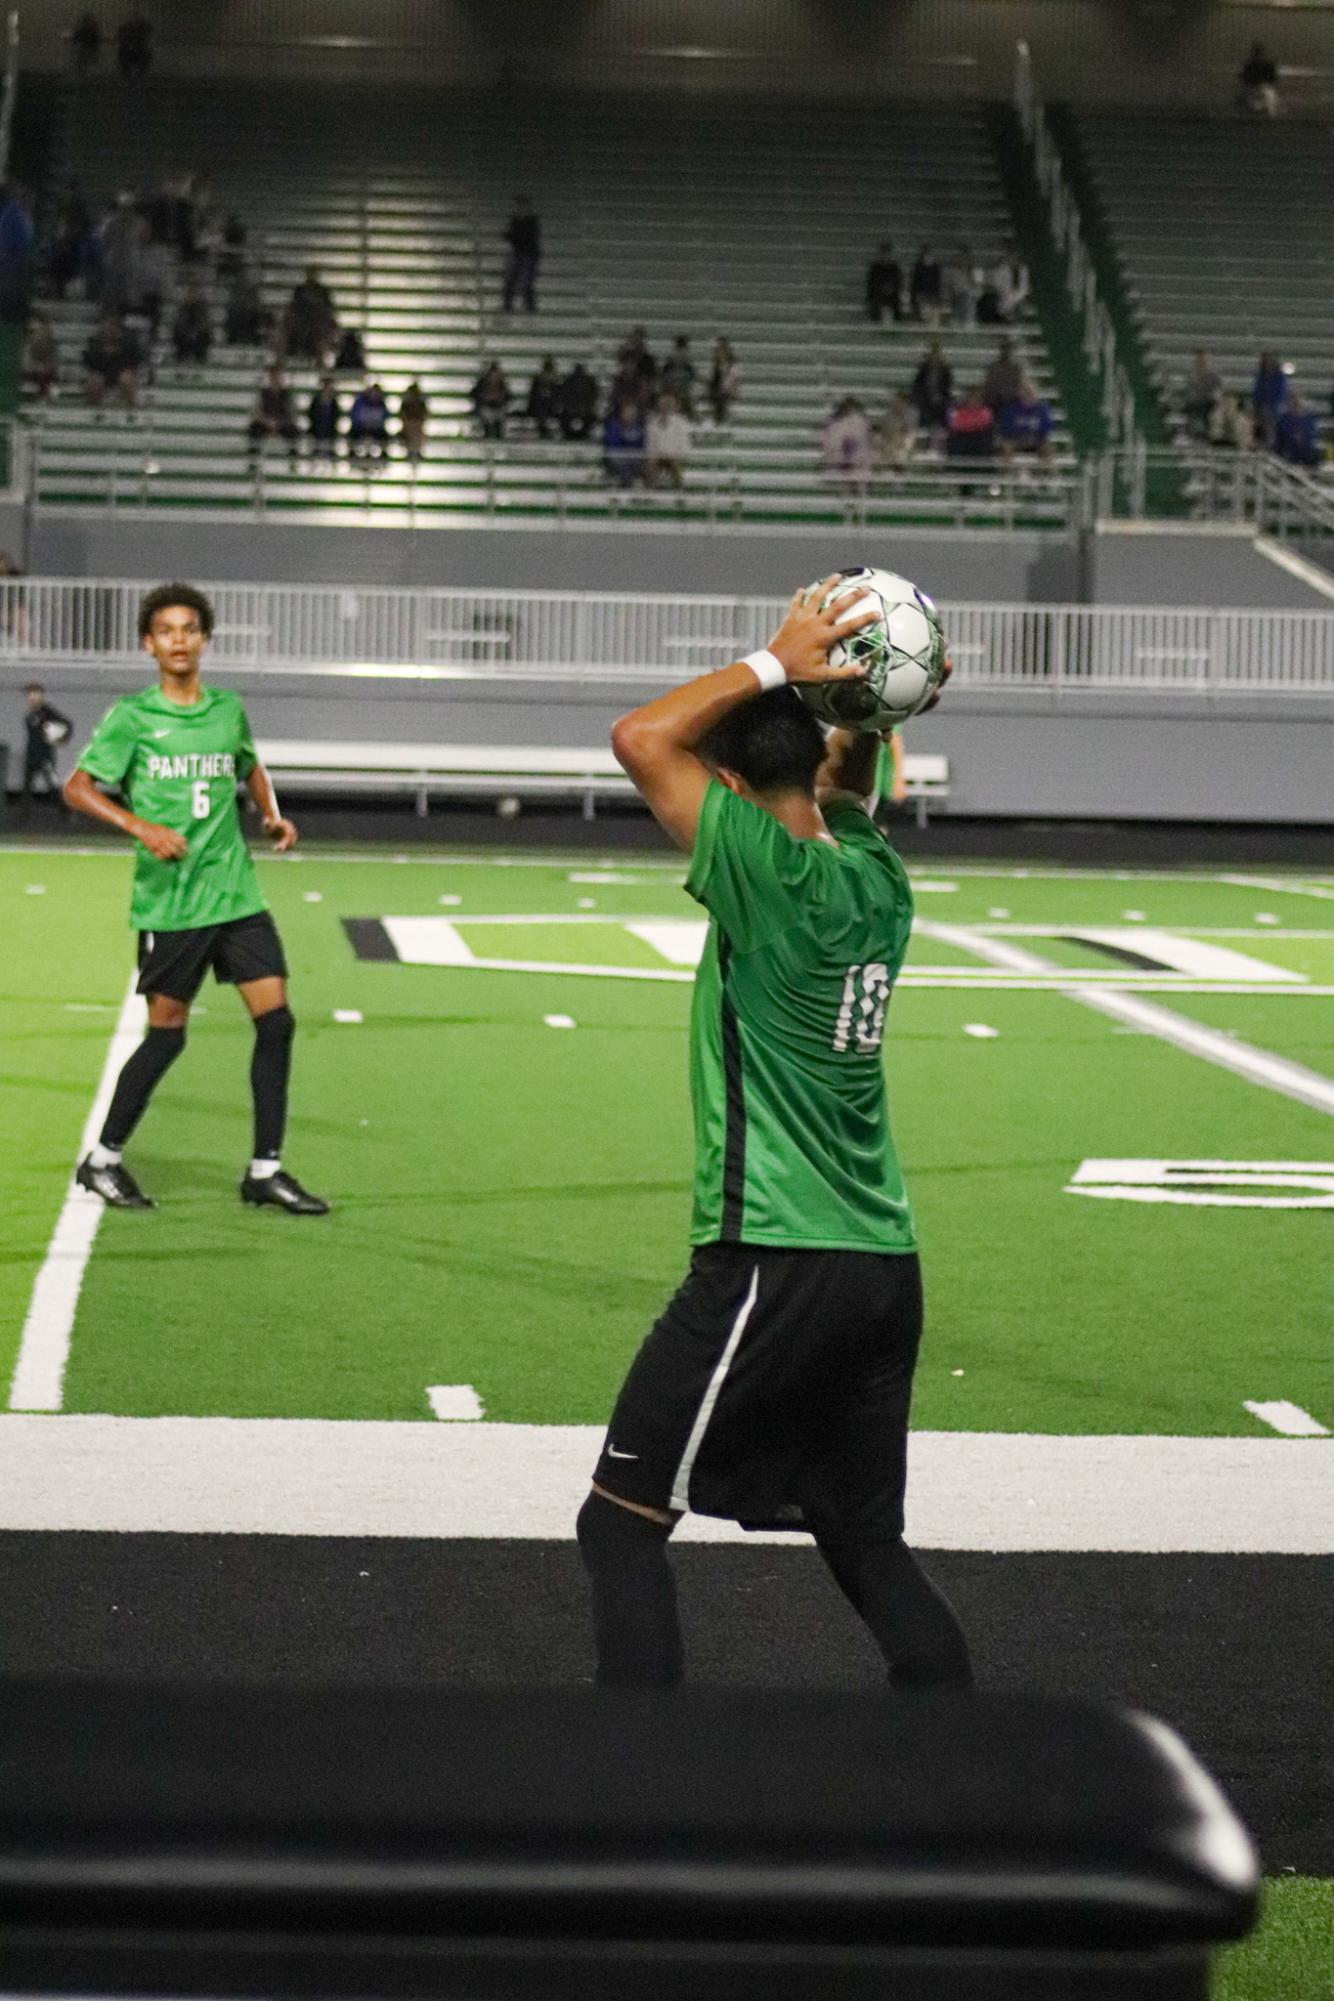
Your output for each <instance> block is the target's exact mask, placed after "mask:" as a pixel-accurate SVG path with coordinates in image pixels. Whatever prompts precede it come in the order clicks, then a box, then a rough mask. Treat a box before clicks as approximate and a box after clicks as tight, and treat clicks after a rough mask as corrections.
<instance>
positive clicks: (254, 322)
mask: <svg viewBox="0 0 1334 2001" xmlns="http://www.w3.org/2000/svg"><path fill="white" fill-rule="evenodd" d="M272 331H273V314H272V313H271V312H270V311H269V310H268V308H267V306H266V305H265V304H264V300H263V298H262V297H261V295H260V289H259V286H258V285H257V284H256V282H255V280H254V278H253V277H252V276H251V275H250V273H249V271H247V270H246V268H245V266H244V265H242V266H241V269H240V270H239V271H238V272H237V274H236V276H235V277H234V278H233V279H232V282H231V284H230V285H229V286H228V288H227V297H226V299H225V301H224V303H223V309H222V337H223V339H224V340H225V341H226V342H227V344H228V346H229V347H259V346H261V345H262V344H263V342H264V341H266V340H267V339H268V337H269V335H270V333H271V332H272Z"/></svg>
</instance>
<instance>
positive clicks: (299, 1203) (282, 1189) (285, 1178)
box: [241, 1168, 329, 1216]
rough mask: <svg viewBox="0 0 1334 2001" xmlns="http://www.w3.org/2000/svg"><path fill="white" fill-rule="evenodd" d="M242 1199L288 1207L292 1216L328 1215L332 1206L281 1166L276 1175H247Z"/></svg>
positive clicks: (274, 1206) (261, 1204)
mask: <svg viewBox="0 0 1334 2001" xmlns="http://www.w3.org/2000/svg"><path fill="white" fill-rule="evenodd" d="M241 1200H242V1201H243V1202H253V1203H254V1204H255V1206H256V1208H263V1206H264V1204H265V1203H266V1202H267V1203H268V1204H269V1205H270V1206H271V1207H272V1208H274V1209H286V1210H287V1211H288V1213H289V1215H292V1216H327V1215H328V1213H329V1205H328V1203H327V1202H326V1201H325V1200H324V1198H323V1196H321V1195H312V1194H311V1193H310V1192H309V1190H308V1189H305V1188H303V1187H302V1186H301V1183H300V1182H299V1181H297V1180H296V1179H294V1177H293V1176H292V1175H290V1174H284V1173H283V1171H282V1169H281V1168H279V1169H278V1172H277V1173H276V1174H265V1175H263V1176H261V1177H259V1178H258V1179H257V1178H256V1177H255V1176H254V1175H253V1174H247V1176H246V1178H245V1180H244V1181H243V1182H242V1183H241Z"/></svg>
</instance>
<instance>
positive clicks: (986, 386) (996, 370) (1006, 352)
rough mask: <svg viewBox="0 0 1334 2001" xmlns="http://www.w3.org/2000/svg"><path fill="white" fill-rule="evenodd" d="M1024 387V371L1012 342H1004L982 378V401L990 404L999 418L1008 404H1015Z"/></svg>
mask: <svg viewBox="0 0 1334 2001" xmlns="http://www.w3.org/2000/svg"><path fill="white" fill-rule="evenodd" d="M1023 386H1024V371H1023V366H1022V364H1021V363H1020V360H1019V357H1018V355H1017V354H1016V353H1015V351H1014V342H1013V341H1012V340H1009V339H1006V340H1003V341H1002V342H1001V344H1000V346H999V347H998V348H997V350H996V353H995V357H994V359H993V360H992V362H991V364H990V366H989V367H988V369H987V372H986V374H985V375H984V376H983V377H982V401H983V402H984V403H989V404H990V405H991V408H992V409H993V410H994V411H995V412H996V413H997V415H998V416H1003V415H1004V413H1005V406H1006V405H1007V403H1013V402H1014V401H1015V400H1016V399H1017V397H1018V395H1019V392H1020V390H1021V389H1022V388H1023Z"/></svg>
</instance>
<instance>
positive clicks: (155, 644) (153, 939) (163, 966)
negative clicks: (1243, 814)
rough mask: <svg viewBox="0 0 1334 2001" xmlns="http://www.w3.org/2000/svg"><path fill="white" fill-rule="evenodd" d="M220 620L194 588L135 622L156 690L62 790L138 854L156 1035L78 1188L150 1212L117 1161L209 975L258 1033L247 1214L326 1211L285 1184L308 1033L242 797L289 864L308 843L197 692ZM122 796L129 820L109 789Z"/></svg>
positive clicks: (153, 605) (115, 1101) (164, 588)
mask: <svg viewBox="0 0 1334 2001" xmlns="http://www.w3.org/2000/svg"><path fill="white" fill-rule="evenodd" d="M212 633H213V607H212V605H211V604H210V603H209V601H208V599H207V598H206V597H205V596H204V595H203V593H202V592H201V591H197V590H195V589H194V587H193V586H192V585H190V584H162V585H160V586H159V588H158V589H157V590H154V591H150V592H149V593H148V595H147V597H145V599H144V600H143V603H142V604H141V605H140V607H139V637H140V640H141V642H142V644H143V647H144V651H145V652H146V653H148V654H150V655H151V656H152V659H153V661H154V663H155V664H156V666H157V670H158V685H157V686H156V687H155V688H149V689H146V690H145V691H144V692H143V693H142V694H138V695H126V696H125V697H124V698H123V700H121V701H119V702H117V703H115V705H114V706H113V707H112V708H110V709H108V711H107V713H106V715H105V716H103V718H102V720H101V722H100V723H99V724H98V726H97V728H96V730H95V731H94V732H93V737H92V741H91V742H90V743H89V745H88V747H87V749H86V750H85V751H84V753H83V756H82V757H81V758H80V759H79V764H78V769H77V770H76V771H75V772H74V773H73V775H72V776H71V777H70V779H69V780H68V782H67V783H66V785H65V800H66V803H67V804H68V805H69V806H72V807H73V808H74V810H75V811H76V812H79V813H87V814H90V815H91V816H92V818H93V819H95V820H102V821H105V822H106V824H107V825H108V826H111V827H117V828H119V829H120V831H121V832H122V833H124V834H129V835H130V836H131V838H132V839H133V840H134V842H135V857H134V885H133V888H132V890H131V893H130V923H131V925H133V926H134V928H135V929H136V930H137V931H138V933H139V992H140V993H141V994H144V995H146V996H147V1000H148V1033H147V1035H146V1036H145V1037H144V1040H143V1042H142V1043H141V1044H140V1046H139V1047H138V1049H136V1050H135V1052H134V1054H133V1056H131V1058H130V1060H129V1062H128V1063H127V1064H126V1065H125V1068H124V1069H123V1070H122V1071H121V1073H120V1077H119V1079H118V1080H117V1083H116V1088H115V1092H114V1093H113V1095H112V1099H111V1107H110V1110H109V1111H108V1113H107V1116H106V1122H105V1124H104V1125H103V1127H102V1133H101V1137H100V1139H99V1140H98V1143H97V1145H96V1146H94V1147H93V1149H92V1151H91V1152H90V1153H89V1154H88V1155H87V1156H86V1158H85V1159H83V1160H82V1161H80V1163H79V1166H78V1170H77V1174H76V1179H77V1180H78V1182H79V1185H80V1186H81V1187H83V1188H87V1189H88V1190H90V1191H91V1193H92V1194H94V1195H100V1196H101V1198H102V1200H103V1201H104V1202H107V1203H109V1204H110V1205H111V1206H112V1207H114V1208H117V1209H151V1208H152V1207H153V1206H154V1204H153V1203H152V1202H151V1201H150V1200H149V1199H148V1197H147V1196H146V1195H145V1194H144V1193H143V1191H142V1189H141V1188H140V1187H139V1186H138V1184H137V1182H136V1181H135V1179H134V1177H133V1175H132V1174H131V1173H130V1172H129V1170H128V1169H127V1168H126V1167H125V1165H124V1163H123V1162H122V1160H121V1150H122V1148H123V1147H124V1146H125V1145H126V1143H127V1142H128V1140H129V1138H130V1135H131V1133H132V1132H133V1131H134V1129H135V1127H136V1126H137V1125H138V1123H139V1120H140V1119H141V1118H142V1116H143V1113H144V1110H145V1108H146V1107H147V1104H148V1100H149V1098H150V1097H151V1096H152V1093H153V1091H154V1089H155V1088H156V1086H157V1084H158V1083H159V1082H160V1080H161V1079H162V1077H163V1076H164V1075H165V1073H166V1072H167V1070H168V1069H169V1068H170V1066H171V1065H172V1064H173V1063H174V1062H175V1061H176V1058H177V1057H178V1056H179V1055H180V1053H181V1051H182V1049H184V1047H185V1029H186V1023H187V1021H188V1019H189V1015H190V1004H191V1002H192V1001H193V1000H194V998H195V995H196V994H197V993H198V992H199V989H200V986H201V985H202V984H203V981H204V977H205V975H206V974H207V973H208V971H209V969H210V967H211V968H212V970H213V973H214V976H215V978H216V979H218V980H221V981H225V982H227V983H229V984H231V985H234V986H235V987H236V988H237V991H238V992H239V993H240V996H241V999H242V1000H243V1001H244V1002H245V1005H246V1007H247V1008H248V1010H249V1012H250V1015H251V1018H252V1019H253V1021H254V1025H255V1048H254V1055H253V1057H252V1060H251V1065H250V1088H251V1094H252V1098H253V1101H254V1154H253V1157H252V1159H251V1162H250V1165H249V1168H248V1169H247V1170H246V1173H245V1175H244V1177H243V1179H242V1181H241V1196H242V1199H243V1200H244V1201H246V1202H253V1203H256V1204H268V1205H271V1206H272V1207H274V1208H278V1209H285V1210H287V1211H288V1213H289V1214H291V1215H297V1216H323V1215H325V1214H327V1212H328V1208H329V1205H328V1203H327V1202H325V1201H322V1200H321V1198H320V1197H319V1196H318V1195H311V1194H309V1193H308V1192H307V1190H306V1189H304V1188H303V1187H302V1186H301V1184H300V1182H298V1181H296V1180H295V1179H294V1178H293V1177H292V1176H291V1175H290V1174H286V1173H284V1172H283V1169H282V1164H281V1149H282V1140H283V1130H284V1127H285V1124H286V1120H287V1083H288V1072H289V1070H290V1067H291V1055H292V1035H293V1031H294V1029H295V1027H296V1023H295V1021H294V1019H293V1017H292V1014H291V1011H290V1010H289V1008H288V1005H287V964H286V961H285V959H284V957H283V948H282V943H281V941H280V939H279V937H278V933H277V930H276V929H275V927H274V922H273V919H272V918H271V917H270V915H269V913H268V909H267V908H266V906H265V902H264V897H263V894H262V892H261V890H260V887H259V882H258V879H257V877H256V875H255V866H254V863H253V862H252V861H251V859H250V854H249V851H248V849H247V848H246V844H245V837H244V835H243V834H242V831H241V820H240V815H239V813H238V812H237V806H236V787H237V782H238V780H239V781H240V782H242V783H243V784H244V785H245V787H246V790H247V791H248V792H249V794H250V797H251V798H252V799H253V800H254V802H255V805H256V806H257V807H258V809H259V812H260V814H261V816H262V818H263V822H264V831H265V833H266V834H268V835H269V836H270V838H271V839H272V841H273V844H274V846H275V848H276V849H277V850H278V852H279V853H280V854H282V853H285V852H286V850H287V849H288V848H290V847H292V846H293V845H294V843H295V841H296V837H297V834H296V828H295V827H294V826H293V825H292V822H291V821H290V820H285V819H284V818H283V816H282V814H281V813H280V812H279V810H278V801H277V798H276V796H275V794H274V790H273V786H272V784H271V782H270V779H269V775H268V773H267V772H266V771H265V769H264V766H263V765H262V764H261V763H260V761H259V758H258V757H257V756H256V754H255V744H254V739H253V738H252V736H251V734H250V725H249V723H248V722H247V720H246V713H245V710H244V708H243V707H242V705H241V702H240V699H239V698H238V697H237V696H236V695H234V694H232V693H231V692H230V691H229V690H227V689H222V688H206V687H204V686H203V685H202V683H201V682H200V679H199V666H200V660H201V658H202V655H203V652H204V648H205V646H207V644H208V642H209V639H210V638H211V637H212ZM101 786H115V787H117V788H119V790H120V791H121V792H122V794H123V795H124V797H125V799H126V801H127V804H126V805H124V806H120V805H117V803H116V802H115V800H113V799H110V798H108V797H107V795H106V793H105V792H104V791H102V790H100V789H99V788H100V787H101Z"/></svg>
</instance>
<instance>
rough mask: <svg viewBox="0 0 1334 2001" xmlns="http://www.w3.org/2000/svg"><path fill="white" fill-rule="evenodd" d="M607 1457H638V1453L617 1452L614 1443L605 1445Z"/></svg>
mask: <svg viewBox="0 0 1334 2001" xmlns="http://www.w3.org/2000/svg"><path fill="white" fill-rule="evenodd" d="M607 1457H608V1458H609V1459H638V1457H639V1454H638V1453H637V1452H618V1451H617V1450H616V1447H615V1446H614V1445H609V1446H608V1447H607Z"/></svg>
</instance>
